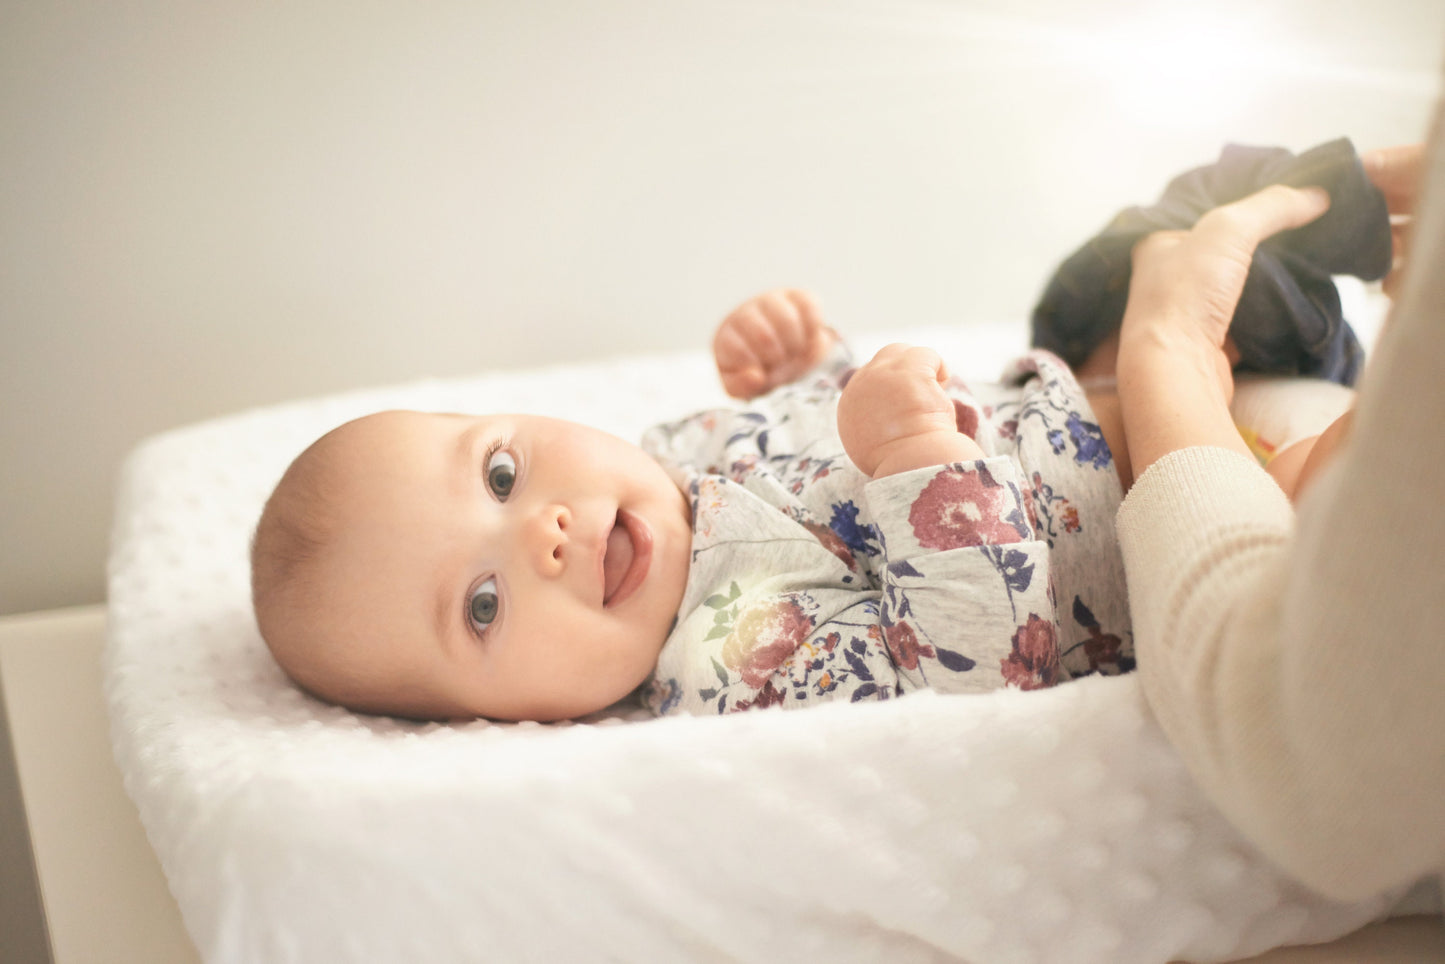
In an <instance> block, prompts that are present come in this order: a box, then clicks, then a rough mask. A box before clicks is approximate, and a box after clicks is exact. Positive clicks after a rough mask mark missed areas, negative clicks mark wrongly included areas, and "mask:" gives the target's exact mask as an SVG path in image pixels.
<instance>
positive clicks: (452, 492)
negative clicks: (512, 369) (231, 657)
mask: <svg viewBox="0 0 1445 964" xmlns="http://www.w3.org/2000/svg"><path fill="white" fill-rule="evenodd" d="M691 535H692V533H691V520H690V513H689V507H688V503H687V500H686V498H684V496H683V494H682V492H681V491H679V490H678V488H677V486H676V485H674V484H673V483H672V481H671V480H670V479H669V478H668V476H667V474H666V473H665V472H664V471H663V469H662V467H661V466H660V465H658V463H657V462H655V461H653V459H652V458H651V457H650V456H648V455H647V453H645V452H643V451H642V450H641V449H640V448H638V447H637V446H635V445H630V444H628V443H627V442H624V441H622V440H621V439H619V438H616V437H615V436H612V435H608V434H607V433H605V432H601V431H598V430H597V429H592V428H588V427H586V426H582V425H577V424H574V423H571V422H564V421H559V420H557V419H550V418H540V417H535V416H527V415H493V416H470V415H439V414H430V413H422V412H381V413H379V414H376V415H369V416H367V417H365V418H360V419H357V420H356V421H353V422H348V423H346V424H345V425H342V426H341V427H340V428H337V429H335V430H333V431H331V432H329V433H327V434H326V435H324V436H322V437H321V438H320V439H318V440H317V441H316V442H315V443H314V444H312V445H311V447H310V448H308V449H307V450H306V451H305V452H303V453H301V455H300V456H298V457H297V459H296V461H295V462H293V463H292V464H291V467H290V468H289V469H287V471H286V474H285V475H284V476H283V477H282V479H281V481H280V483H278V484H277V486H276V491H275V492H273V493H272V494H271V498H270V499H269V500H268V501H267V503H266V508H265V510H264V511H263V512H262V514H261V520H260V522H259V523H258V524H257V526H256V537H255V541H254V543H253V545H252V550H251V586H252V598H253V601H254V603H255V607H256V619H257V622H258V624H259V625H260V628H261V635H262V636H263V637H264V638H265V640H266V644H267V645H268V646H269V647H270V648H271V652H272V654H273V655H275V657H276V660H277V662H279V663H280V664H281V666H282V668H283V669H285V670H286V672H287V673H288V674H289V675H290V676H291V678H292V679H294V680H295V681H296V682H297V683H299V684H300V685H301V686H302V687H304V688H305V689H307V690H309V691H310V692H312V693H314V694H315V695H317V696H319V697H321V698H323V699H326V700H329V701H331V702H334V703H339V704H341V705H343V706H346V707H349V708H351V709H356V710H362V711H365V712H372V713H386V714H391V715H395V716H407V717H415V718H419V719H456V718H470V717H477V716H484V717H490V718H493V719H506V720H558V719H568V718H571V717H575V716H582V715H584V714H586V713H589V712H592V711H594V710H599V709H602V708H603V707H606V706H608V705H610V704H612V703H614V702H616V701H617V700H619V699H621V698H622V697H624V696H626V695H627V694H628V693H630V692H631V691H632V690H633V689H634V688H635V687H637V686H638V684H640V683H641V682H642V681H643V680H644V679H646V677H647V674H648V673H649V672H650V671H651V670H652V668H653V666H654V665H655V664H656V662H657V655H658V651H659V650H660V649H661V648H662V644H663V642H664V641H665V640H666V638H667V633H668V630H669V628H670V627H671V625H672V621H673V618H674V617H675V616H676V615H677V610H678V607H679V606H680V605H681V603H682V594H683V589H684V587H685V586H686V583H687V570H688V558H689V553H690V546H691Z"/></svg>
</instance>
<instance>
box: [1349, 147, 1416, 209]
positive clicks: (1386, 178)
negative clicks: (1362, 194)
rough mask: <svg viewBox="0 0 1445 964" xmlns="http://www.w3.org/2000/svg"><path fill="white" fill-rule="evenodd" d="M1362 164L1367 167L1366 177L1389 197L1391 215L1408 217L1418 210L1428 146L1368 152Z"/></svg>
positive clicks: (1362, 159)
mask: <svg viewBox="0 0 1445 964" xmlns="http://www.w3.org/2000/svg"><path fill="white" fill-rule="evenodd" d="M1360 162H1361V163H1362V164H1363V165H1364V167H1365V175H1366V176H1367V177H1369V179H1370V180H1371V181H1372V182H1374V185H1375V186H1376V187H1377V188H1379V189H1380V193H1382V194H1384V195H1385V204H1386V205H1387V206H1388V207H1389V209H1390V213H1391V214H1406V213H1408V212H1409V211H1410V210H1411V209H1412V208H1413V207H1414V205H1415V196H1416V194H1417V192H1418V190H1419V187H1420V178H1421V175H1422V173H1423V172H1424V170H1425V145H1424V144H1405V145H1402V146H1399V147H1383V148H1379V149H1377V150H1373V151H1367V152H1366V153H1365V155H1364V156H1363V157H1361V158H1360Z"/></svg>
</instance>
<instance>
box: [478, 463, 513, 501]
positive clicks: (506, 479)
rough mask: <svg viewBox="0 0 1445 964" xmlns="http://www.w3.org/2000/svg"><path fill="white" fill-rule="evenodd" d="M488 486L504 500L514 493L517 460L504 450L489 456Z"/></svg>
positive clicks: (487, 466) (487, 468)
mask: <svg viewBox="0 0 1445 964" xmlns="http://www.w3.org/2000/svg"><path fill="white" fill-rule="evenodd" d="M485 468H486V473H487V486H488V487H489V488H490V489H491V490H492V492H493V493H495V494H496V496H497V498H498V499H500V500H502V501H503V502H506V501H507V496H509V495H511V494H512V485H513V484H514V483H515V482H516V481H517V460H516V459H514V458H512V456H511V454H510V453H508V452H503V451H500V450H498V451H496V452H493V453H492V454H491V455H488V456H487V464H486V467H485Z"/></svg>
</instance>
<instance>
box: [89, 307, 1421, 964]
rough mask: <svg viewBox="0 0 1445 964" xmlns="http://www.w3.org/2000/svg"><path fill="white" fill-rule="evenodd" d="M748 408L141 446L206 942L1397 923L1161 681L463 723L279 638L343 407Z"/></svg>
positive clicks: (149, 579) (398, 400)
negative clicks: (293, 498)
mask: <svg viewBox="0 0 1445 964" xmlns="http://www.w3.org/2000/svg"><path fill="white" fill-rule="evenodd" d="M895 337H903V338H906V339H910V340H914V341H918V342H922V343H926V344H932V345H935V346H937V347H939V348H940V349H941V350H942V352H943V354H944V356H945V357H946V358H949V359H950V360H951V362H952V364H953V367H954V369H955V371H957V372H958V373H959V374H962V375H964V376H966V377H967V376H970V375H972V376H974V377H988V376H991V375H993V374H994V373H995V372H997V371H998V370H999V368H1000V366H1001V364H1002V362H1003V361H1004V360H1005V359H1006V358H1007V357H1009V356H1010V355H1012V354H1014V353H1016V352H1017V351H1019V350H1021V349H1022V348H1023V347H1024V345H1023V339H1024V333H1023V329H1022V326H1021V325H1018V324H1013V325H1008V326H999V327H997V328H981V329H980V328H975V329H970V330H969V331H968V332H967V333H964V332H961V331H958V330H955V329H931V330H927V331H924V332H909V333H903V334H901V335H900V334H899V333H895V334H894V335H891V336H889V338H888V339H886V340H892V339H893V338H895ZM883 340H885V339H882V338H877V339H871V340H870V339H856V340H855V349H857V353H858V355H859V357H860V358H866V357H867V356H868V354H869V353H870V350H871V348H873V347H876V346H877V345H878V344H881V343H882V341H883ZM722 401H723V396H722V394H721V391H720V389H718V388H717V387H716V379H715V377H714V375H713V373H712V368H711V363H710V360H709V358H708V356H707V355H706V353H705V352H703V351H697V352H689V353H684V354H680V355H668V356H659V357H634V358H626V359H617V360H611V361H603V362H598V363H595V364H586V365H573V366H566V367H553V368H548V369H543V370H536V371H530V372H523V373H507V374H490V375H485V376H482V377H477V378H471V379H458V380H448V381H437V380H432V381H425V382H418V383H414V384H409V385H403V386H399V387H394V388H388V389H381V390H375V391H367V392H358V393H352V394H348V395H343V396H336V397H331V398H326V399H320V400H312V401H304V402H298V403H292V404H286V405H280V406H276V407H272V408H267V409H264V410H258V411H254V412H250V413H245V414H241V415H237V416H234V417H230V418H226V419H221V420H218V421H213V422H209V423H205V424H201V425H197V426H193V427H189V428H185V429H181V430H177V431H173V432H170V433H167V434H164V435H161V436H157V437H155V438H152V439H150V440H148V441H146V442H144V443H143V444H141V445H140V446H139V447H138V448H137V449H136V450H135V451H134V452H133V453H132V454H131V456H130V457H129V459H128V460H127V462H126V465H125V467H124V471H123V477H122V483H121V491H120V494H119V499H118V505H117V514H116V522H115V530H114V538H113V547H112V556H111V560H110V597H109V606H110V609H109V642H108V646H107V652H106V689H107V698H108V702H109V709H110V714H111V720H112V731H113V739H114V745H115V755H116V759H117V761H118V763H119V765H120V768H121V770H122V772H123V774H124V778H125V786H126V789H127V791H128V792H129V794H130V796H131V797H132V799H134V800H135V802H136V804H137V806H138V808H139V810H140V815H141V819H142V822H143V823H144V825H145V828H146V832H147V834H148V835H149V838H150V841H151V844H152V846H153V847H154V848H155V850H156V852H157V854H158V855H159V857H160V861H161V865H162V867H163V868H164V870H165V874H166V877H167V879H168V881H169V884H170V887H171V890H172V892H173V893H174V895H175V897H176V900H177V902H178V904H179V905H180V909H181V912H182V915H183V917H184V919H185V923H186V927H187V929H188V931H189V933H190V935H191V937H192V939H193V940H194V941H195V943H196V945H197V947H198V948H199V949H200V951H201V953H202V955H203V956H204V958H205V959H206V960H208V961H212V962H222V961H267V962H288V961H297V962H311V961H323V960H325V961H410V960H426V961H473V960H483V959H485V960H536V961H555V960H576V961H582V960H634V961H685V960H689V961H690V960H709V961H711V960H725V959H738V960H759V961H761V960H777V961H783V960H788V961H793V960H819V961H823V960H826V961H880V960H888V961H932V960H947V959H963V960H969V961H976V962H1020V964H1022V962H1049V964H1065V962H1108V964H1129V962H1141V964H1144V962H1166V961H1171V960H1174V959H1187V960H1194V961H1223V960H1231V959H1235V958H1239V957H1243V956H1247V955H1250V954H1254V953H1258V952H1260V951H1263V950H1265V949H1268V948H1270V947H1274V946H1278V945H1281V944H1291V943H1306V942H1318V941H1325V940H1329V939H1332V938H1334V937H1336V936H1338V935H1341V934H1344V933H1346V932H1349V931H1351V930H1354V929H1355V928H1357V927H1359V926H1361V925H1362V924H1364V923H1366V922H1367V921H1370V920H1372V919H1375V918H1377V917H1380V916H1383V915H1385V914H1386V913H1388V911H1389V909H1390V907H1391V905H1392V902H1393V897H1394V895H1385V896H1382V897H1380V898H1378V899H1374V900H1369V901H1363V902H1359V903H1352V904H1339V903H1334V902H1330V901H1327V900H1324V899H1322V898H1320V897H1319V896H1316V895H1314V894H1312V893H1311V892H1309V891H1308V890H1306V889H1305V888H1303V887H1301V886H1299V885H1298V884H1295V883H1293V882H1291V881H1290V880H1289V879H1288V878H1286V877H1285V876H1284V875H1283V874H1282V873H1281V872H1279V871H1277V870H1276V869H1274V868H1273V867H1272V866H1271V865H1270V864H1269V863H1268V862H1267V861H1266V860H1265V859H1264V858H1263V857H1262V856H1261V855H1260V854H1259V853H1258V852H1257V851H1256V850H1255V849H1254V848H1253V847H1252V846H1251V845H1249V844H1248V843H1247V842H1246V841H1245V840H1244V839H1242V838H1241V837H1240V836H1239V835H1238V834H1237V833H1236V832H1235V831H1233V830H1232V829H1231V828H1230V826H1229V825H1228V824H1227V823H1226V822H1225V821H1224V819H1223V818H1222V817H1221V816H1220V815H1219V814H1218V813H1216V811H1215V810H1214V809H1213V808H1212V807H1211V806H1210V804H1209V803H1208V802H1207V801H1206V799H1205V798H1204V796H1203V795H1202V794H1201V793H1200V791H1199V790H1198V789H1197V788H1196V787H1195V785H1194V784H1193V782H1192V781H1191V779H1190V777H1189V775H1188V773H1187V772H1186V770H1185V769H1184V767H1183V765H1182V763H1181V762H1180V760H1179V758H1178V757H1177V756H1176V754H1175V753H1174V751H1173V750H1172V749H1171V747H1170V745H1169V743H1168V741H1167V740H1166V739H1165V737H1164V735H1163V733H1162V732H1161V731H1160V729H1159V727H1158V726H1157V725H1156V723H1155V722H1154V720H1153V718H1152V717H1151V715H1150V713H1149V710H1148V708H1147V705H1146V703H1145V701H1144V698H1143V696H1142V694H1141V692H1140V689H1139V686H1138V681H1137V679H1136V678H1135V677H1133V676H1124V677H1113V678H1090V679H1085V680H1081V681H1078V682H1075V683H1070V684H1068V685H1065V686H1061V687H1058V688H1056V689H1053V690H1046V691H1039V692H1031V693H1023V692H1016V691H1004V692H997V693H992V694H988V695H985V696H969V697H961V696H953V697H940V696H937V695H935V694H931V693H920V694H917V695H914V696H910V697H908V698H906V699H902V700H894V701H889V702H885V703H877V704H854V705H841V704H840V705H826V706H823V707H820V708H817V709H810V710H807V711H804V712H796V713H787V712H781V711H770V712H759V713H743V714H736V715H733V716H728V717H722V718H688V717H683V718H668V719H663V720H652V719H647V718H643V717H642V716H641V715H639V713H638V712H637V711H635V710H633V711H628V710H626V709H614V710H613V711H610V712H607V713H603V714H599V715H597V716H596V717H593V718H591V719H589V720H587V721H583V722H579V723H573V724H559V725H535V724H516V725H512V724H505V725H502V724H490V723H486V722H477V723H470V724H465V725H453V726H442V725H435V724H426V725H424V724H417V723H408V722H400V721H394V720H390V719H382V718H375V717H365V716H359V715H355V714H352V713H349V712H346V711H344V710H341V709H337V708H335V707H331V706H326V705H324V704H322V703H319V702H317V701H315V700H313V699H311V698H310V697H308V696H306V695H304V694H303V693H301V692H300V691H299V690H297V689H296V688H295V687H293V686H292V685H291V684H290V683H289V682H288V681H287V679H286V678H285V677H284V675H283V674H282V673H281V671H280V670H279V669H278V668H277V666H276V665H275V663H274V662H273V661H272V660H271V658H270V656H269V654H268V653H267V651H266V649H265V647H264V645H263V643H262V642H261V639H260V637H259V635H258V633H257V630H256V627H255V622H254V619H253V617H252V615H251V611H250V606H249V587H248V567H247V545H248V539H249V537H250V533H251V530H252V528H253V526H254V524H255V520H256V517H257V515H258V514H259V511H260V507H261V505H262V503H263V501H264V499H265V497H266V495H267V494H268V493H269V491H270V489H271V487H272V485H274V483H275V481H276V479H277V478H279V476H280V474H281V472H282V470H283V469H284V468H285V466H286V465H287V463H288V462H289V461H290V460H291V458H292V457H294V455H295V454H296V453H297V452H299V451H300V450H301V449H302V448H303V447H304V446H305V445H307V444H308V443H309V442H310V441H311V440H313V439H314V438H316V437H317V436H318V435H320V434H321V433H322V432H323V431H325V430H326V429H329V428H331V427H332V426H334V425H336V424H339V423H340V422H342V421H345V420H347V419H349V418H352V417H355V416H357V415H361V414H364V413H366V412H369V411H374V410H377V409H381V408H390V407H408V408H419V409H428V410H462V411H467V410H470V411H498V410H503V411H531V412H536V413H539V414H548V415H557V416H563V417H573V418H577V419H578V420H582V421H587V422H589V423H591V424H594V425H597V426H599V427H601V428H604V429H607V430H609V431H612V432H614V433H616V434H618V435H621V436H623V437H624V438H630V439H636V438H637V437H638V436H639V435H640V433H641V431H642V429H643V428H645V427H646V426H648V425H650V424H652V423H653V422H655V421H658V420H660V419H662V418H666V417H674V416H677V415H680V414H683V413H685V412H687V411H689V410H693V409H697V408H701V407H706V406H709V405H714V404H719V403H721V402H722Z"/></svg>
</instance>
